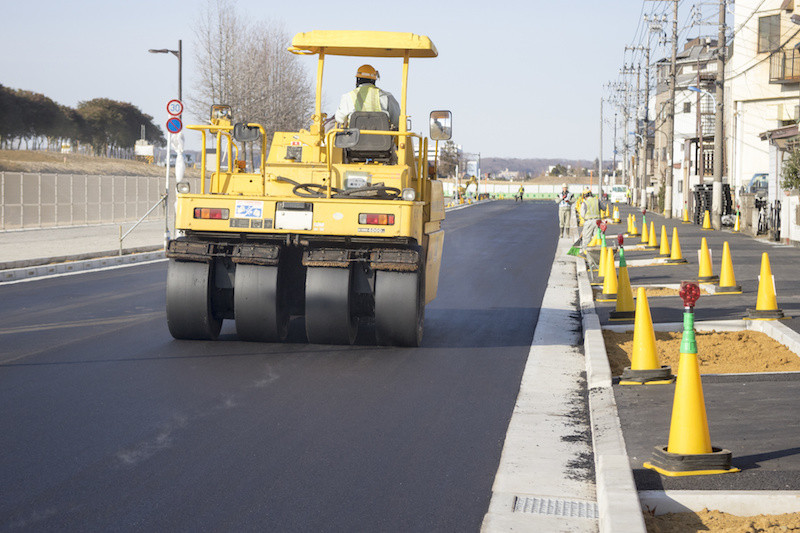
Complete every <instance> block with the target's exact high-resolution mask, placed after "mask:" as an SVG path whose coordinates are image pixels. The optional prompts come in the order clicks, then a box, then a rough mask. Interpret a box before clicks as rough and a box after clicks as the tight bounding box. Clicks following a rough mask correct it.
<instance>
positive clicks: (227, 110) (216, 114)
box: [211, 104, 233, 120]
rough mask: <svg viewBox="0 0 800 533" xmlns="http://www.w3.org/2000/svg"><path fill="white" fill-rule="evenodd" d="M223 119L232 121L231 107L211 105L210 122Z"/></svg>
mask: <svg viewBox="0 0 800 533" xmlns="http://www.w3.org/2000/svg"><path fill="white" fill-rule="evenodd" d="M223 118H224V119H228V120H233V114H232V113H231V106H229V105H222V104H214V105H212V106H211V120H219V119H223Z"/></svg>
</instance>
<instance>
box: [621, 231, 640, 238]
mask: <svg viewBox="0 0 800 533" xmlns="http://www.w3.org/2000/svg"><path fill="white" fill-rule="evenodd" d="M625 236H626V237H639V236H640V233H639V232H638V231H637V232H636V233H626V234H625Z"/></svg>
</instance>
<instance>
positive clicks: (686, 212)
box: [681, 207, 692, 224]
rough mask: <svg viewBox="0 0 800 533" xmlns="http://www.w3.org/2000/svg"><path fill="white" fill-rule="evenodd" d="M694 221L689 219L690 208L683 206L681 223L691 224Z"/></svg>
mask: <svg viewBox="0 0 800 533" xmlns="http://www.w3.org/2000/svg"><path fill="white" fill-rule="evenodd" d="M691 223H692V222H691V221H690V220H689V210H688V209H686V208H685V207H684V208H683V220H681V224H691Z"/></svg>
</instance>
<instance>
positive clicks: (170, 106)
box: [167, 98, 183, 117]
mask: <svg viewBox="0 0 800 533" xmlns="http://www.w3.org/2000/svg"><path fill="white" fill-rule="evenodd" d="M167 113H169V114H170V115H172V116H173V117H176V116H178V115H180V114H181V113H183V103H182V102H181V101H180V100H178V99H177V98H176V99H174V100H170V101H169V102H167Z"/></svg>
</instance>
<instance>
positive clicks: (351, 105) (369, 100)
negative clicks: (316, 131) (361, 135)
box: [334, 65, 400, 129]
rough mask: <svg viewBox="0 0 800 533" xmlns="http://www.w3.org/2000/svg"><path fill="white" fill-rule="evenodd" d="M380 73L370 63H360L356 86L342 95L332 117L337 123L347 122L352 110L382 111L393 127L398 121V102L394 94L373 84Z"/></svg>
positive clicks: (396, 126) (396, 125)
mask: <svg viewBox="0 0 800 533" xmlns="http://www.w3.org/2000/svg"><path fill="white" fill-rule="evenodd" d="M379 79H380V74H379V73H378V71H377V70H375V68H374V67H373V66H372V65H361V66H360V67H358V70H357V71H356V88H355V89H353V90H352V91H350V92H348V93H345V94H343V95H342V98H341V99H340V100H339V108H338V109H337V110H336V114H335V115H334V117H335V118H336V122H338V123H339V124H347V120H348V119H349V118H350V114H351V113H353V111H373V112H374V111H383V112H384V113H386V114H387V115H389V122H390V123H391V124H392V126H394V127H395V129H397V128H398V125H399V123H400V104H398V103H397V100H395V98H394V96H392V94H391V93H388V92H386V91H384V90H382V89H378V88H377V87H376V86H375V82H376V81H378V80H379Z"/></svg>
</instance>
